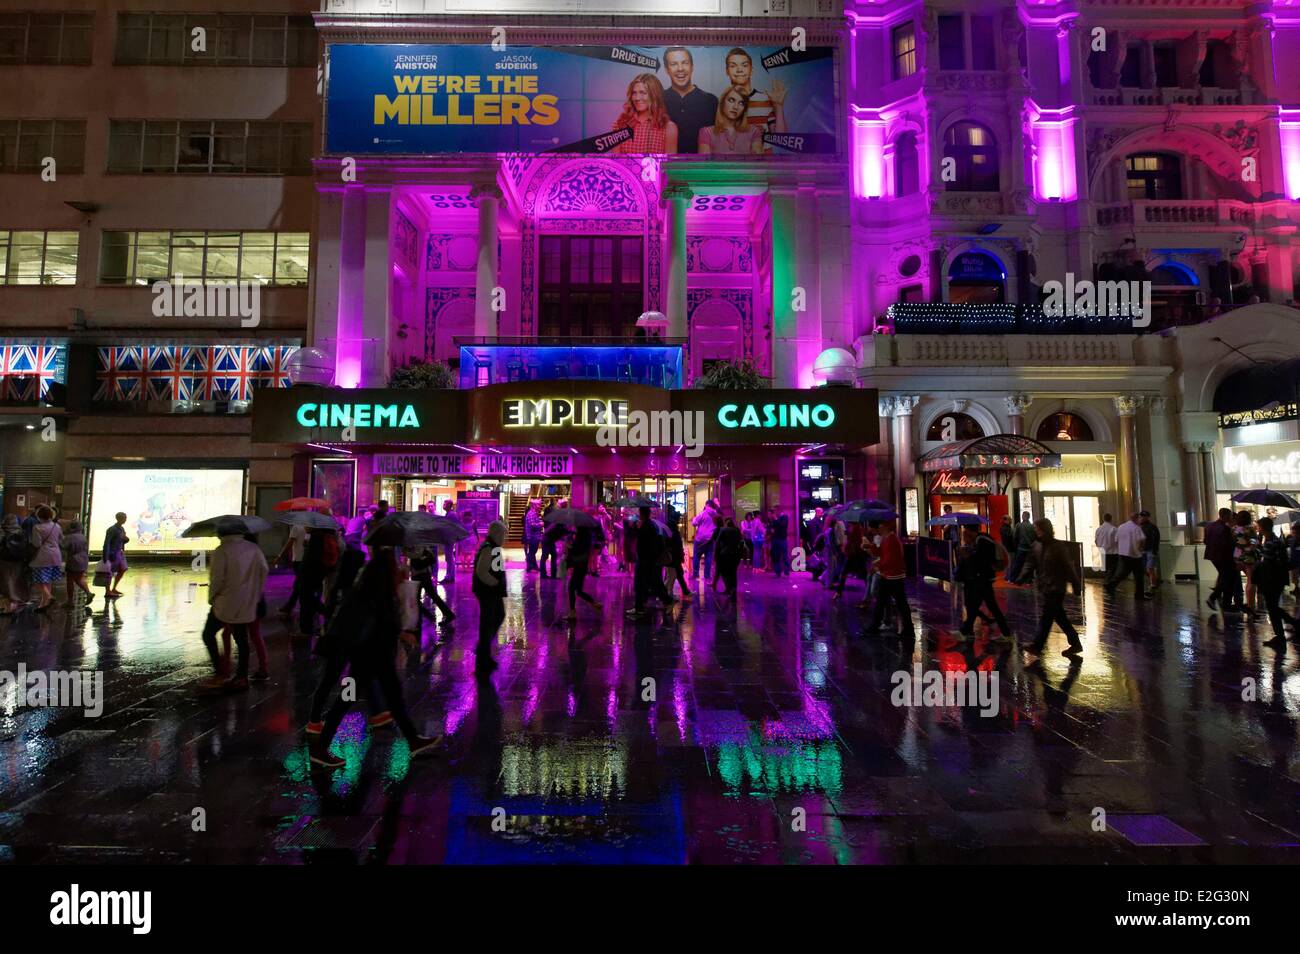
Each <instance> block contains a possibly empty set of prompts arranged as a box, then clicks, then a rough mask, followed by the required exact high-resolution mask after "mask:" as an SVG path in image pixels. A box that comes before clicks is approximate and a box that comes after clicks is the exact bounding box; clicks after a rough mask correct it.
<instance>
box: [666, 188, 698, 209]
mask: <svg viewBox="0 0 1300 954" xmlns="http://www.w3.org/2000/svg"><path fill="white" fill-rule="evenodd" d="M693 198H695V193H694V192H692V191H691V189H690V187H689V186H686V185H683V184H682V183H680V182H670V183H669V184H668V185H666V186H664V188H663V191H662V192H661V193H660V194H659V204H660V205H661V206H664V207H665V208H666V207H667V206H668V203H670V202H676V201H678V200H679V199H680V200H681V201H683V202H690V201H691V199H693Z"/></svg>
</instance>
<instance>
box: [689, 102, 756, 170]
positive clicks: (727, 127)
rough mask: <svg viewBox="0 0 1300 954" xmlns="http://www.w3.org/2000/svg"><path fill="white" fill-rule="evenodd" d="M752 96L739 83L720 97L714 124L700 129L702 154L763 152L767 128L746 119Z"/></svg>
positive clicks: (751, 153)
mask: <svg viewBox="0 0 1300 954" xmlns="http://www.w3.org/2000/svg"><path fill="white" fill-rule="evenodd" d="M748 108H749V97H748V96H746V95H745V93H744V91H743V90H742V89H741V88H740V87H739V86H728V87H727V88H726V90H724V91H723V93H722V95H721V96H719V97H718V112H717V114H716V116H715V117H714V120H713V125H712V126H705V127H704V128H703V129H701V130H700V147H699V148H700V155H702V156H749V155H755V156H756V155H762V152H763V128H764V127H762V126H751V125H749V123H748V122H746V120H745V110H746V109H748Z"/></svg>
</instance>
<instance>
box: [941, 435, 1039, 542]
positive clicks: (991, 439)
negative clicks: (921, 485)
mask: <svg viewBox="0 0 1300 954" xmlns="http://www.w3.org/2000/svg"><path fill="white" fill-rule="evenodd" d="M1060 466H1061V455H1060V454H1057V453H1055V452H1053V451H1052V449H1051V448H1050V447H1048V446H1047V445H1046V444H1043V443H1040V442H1039V441H1036V440H1032V439H1031V438H1028V437H1022V436H1020V435H1018V434H994V435H991V436H988V437H977V438H973V439H971V440H966V441H960V442H957V443H953V444H943V445H941V446H939V447H936V448H935V449H934V450H931V451H928V452H926V453H925V454H923V455H922V456H921V458H920V459H919V460H918V461H917V470H918V472H920V474H921V475H922V476H923V478H924V480H925V482H926V493H927V494H928V498H927V499H928V503H929V513H928V515H927V518H926V519H929V518H932V517H937V516H940V515H941V514H942V513H943V512H944V507H945V506H951V507H952V509H953V511H954V512H955V513H971V514H978V515H979V516H981V517H983V518H984V519H985V520H986V521H987V526H988V527H989V528H990V529H997V527H998V526H999V524H1001V522H1002V518H1003V517H1004V516H1006V515H1007V514H1009V513H1011V503H1012V501H1011V500H1010V497H1011V495H1012V494H1013V493H1014V494H1015V495H1016V498H1017V499H1016V500H1015V501H1014V502H1015V503H1016V504H1017V506H1024V501H1022V500H1021V499H1020V498H1021V497H1022V496H1023V495H1024V494H1025V493H1027V488H1024V487H1020V488H1013V487H1012V486H1011V484H1012V482H1013V478H1014V477H1015V476H1016V475H1017V474H1028V473H1033V472H1037V471H1040V470H1042V469H1044V468H1047V469H1052V468H1058V467H1060Z"/></svg>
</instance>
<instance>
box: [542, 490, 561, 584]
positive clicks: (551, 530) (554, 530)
mask: <svg viewBox="0 0 1300 954" xmlns="http://www.w3.org/2000/svg"><path fill="white" fill-rule="evenodd" d="M555 509H556V504H555V502H554V501H552V502H551V503H550V504H549V505H548V506H547V507H546V509H545V510H544V511H543V512H542V520H543V523H545V520H546V515H547V514H549V513H550V512H551V511H553V510H555ZM565 533H566V530H565V527H564V525H563V524H561V523H551V524H546V529H545V530H544V531H542V579H546V578H547V577H548V576H549V577H550V578H551V579H552V580H553V579H555V577H556V575H557V574H558V572H559V562H560V555H559V549H558V547H559V542H560V541H561V540H562V539H564V534H565ZM548 559H549V560H550V561H551V572H550V573H549V574H548V573H547V572H546V561H547V560H548Z"/></svg>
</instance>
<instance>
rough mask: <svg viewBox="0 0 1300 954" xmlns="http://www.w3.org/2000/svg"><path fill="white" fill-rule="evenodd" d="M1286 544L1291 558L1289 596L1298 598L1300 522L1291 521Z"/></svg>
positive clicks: (1299, 587) (1299, 591)
mask: <svg viewBox="0 0 1300 954" xmlns="http://www.w3.org/2000/svg"><path fill="white" fill-rule="evenodd" d="M1294 512H1295V511H1292V513H1294ZM1286 542H1287V552H1288V553H1289V554H1290V557H1291V559H1290V564H1291V595H1292V596H1300V522H1297V521H1295V520H1292V521H1291V532H1290V533H1289V534H1287V538H1286Z"/></svg>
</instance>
